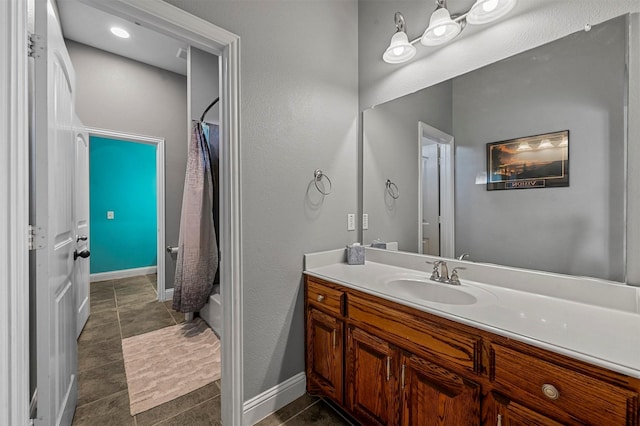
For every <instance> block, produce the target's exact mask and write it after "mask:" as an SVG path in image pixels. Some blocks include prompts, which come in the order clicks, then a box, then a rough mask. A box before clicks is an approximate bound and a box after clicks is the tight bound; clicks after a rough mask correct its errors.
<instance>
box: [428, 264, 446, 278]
mask: <svg viewBox="0 0 640 426" xmlns="http://www.w3.org/2000/svg"><path fill="white" fill-rule="evenodd" d="M426 263H428V264H430V265H433V271H431V278H430V279H431V280H433V281H438V280H439V279H440V271H438V267H439V266H440V265H441V264H442V263H443V261H442V260H436V261H434V262H430V261H428V260H427V261H426Z"/></svg>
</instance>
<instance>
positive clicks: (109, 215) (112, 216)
mask: <svg viewBox="0 0 640 426" xmlns="http://www.w3.org/2000/svg"><path fill="white" fill-rule="evenodd" d="M114 217H115V213H114V212H113V211H112V210H109V211H108V212H107V219H113V218H114Z"/></svg>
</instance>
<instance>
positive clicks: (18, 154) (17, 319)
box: [0, 0, 243, 424]
mask: <svg viewBox="0 0 640 426" xmlns="http://www.w3.org/2000/svg"><path fill="white" fill-rule="evenodd" d="M86 2H87V3H91V4H93V5H95V6H96V7H101V8H103V9H105V10H108V11H110V13H113V14H115V15H118V16H121V17H125V18H127V19H129V20H130V21H131V22H136V23H138V24H140V25H146V26H148V27H150V28H154V29H155V30H159V31H162V32H164V33H165V34H172V35H174V36H175V37H178V38H180V39H181V40H185V41H189V42H190V43H191V44H192V45H195V46H197V47H198V48H201V49H203V50H207V51H209V52H212V53H215V54H217V55H219V56H220V57H221V63H222V64H223V73H222V78H221V89H222V90H221V94H222V96H221V98H222V99H221V103H220V106H221V117H222V120H221V134H220V140H221V182H220V184H221V201H222V206H223V208H222V211H221V224H222V228H223V233H222V235H221V241H222V243H221V246H222V247H224V249H223V256H222V265H221V269H222V271H221V272H222V280H223V281H224V282H226V283H228V284H227V286H226V287H225V288H223V290H222V298H223V301H224V304H225V311H224V317H225V318H224V327H225V329H226V330H225V332H224V334H225V335H226V336H229V338H228V340H227V342H226V344H225V345H224V347H223V355H222V356H223V359H225V358H226V362H225V364H224V368H223V373H222V374H223V378H225V379H224V380H225V387H224V389H223V391H222V398H223V401H225V402H224V403H223V410H222V417H223V421H224V423H225V424H240V423H242V411H243V390H242V383H243V380H242V341H243V335H242V299H243V298H242V294H243V289H242V268H241V260H240V254H241V252H242V250H241V238H240V236H241V224H242V220H241V201H240V200H241V196H242V194H241V186H240V174H239V173H240V159H239V119H240V113H239V78H240V73H239V57H240V47H239V37H238V36H236V35H235V34H232V33H230V32H228V31H226V30H224V29H222V28H219V27H217V26H215V25H213V24H209V23H207V22H204V21H202V20H201V19H199V18H197V17H195V16H193V15H191V14H189V13H186V12H184V11H182V10H181V9H178V8H176V7H174V6H171V5H169V4H166V3H162V2H160V3H154V4H149V3H148V2H146V1H142V0H126V1H125V0H114V1H112V2H99V1H92V0H86ZM38 7H46V2H40V3H38ZM6 9H7V10H8V11H7V10H5V8H4V7H3V8H2V10H3V11H5V12H7V13H2V14H0V15H2V16H3V19H2V21H3V22H5V23H8V25H5V26H6V27H7V28H10V29H13V30H12V31H11V43H10V44H9V43H7V44H6V47H7V49H6V51H4V50H3V52H4V53H6V55H5V57H8V58H10V60H9V61H8V63H9V64H10V67H11V71H12V72H11V73H10V74H6V73H4V71H5V69H4V68H3V74H2V75H4V76H9V77H8V81H9V83H10V84H9V85H8V87H14V88H17V90H16V91H15V92H11V93H12V96H13V95H15V96H13V97H11V99H10V102H7V103H6V105H11V106H12V111H13V113H14V114H13V115H11V114H5V116H7V117H9V118H10V120H9V121H8V124H9V125H8V128H9V129H10V130H11V131H12V132H13V133H12V135H15V138H11V139H10V143H9V145H8V147H9V148H11V149H12V150H13V149H15V152H14V151H10V152H11V157H10V158H11V159H12V160H15V161H14V163H15V167H14V164H11V165H10V166H11V167H9V168H8V172H7V174H8V175H9V176H11V177H12V179H10V180H9V183H10V184H11V185H10V191H9V194H10V195H11V197H10V199H11V200H16V202H15V203H11V206H12V209H11V211H10V219H11V221H10V223H11V224H12V225H16V224H17V225H16V226H13V227H12V228H14V229H17V231H16V232H15V233H12V234H11V238H10V239H9V245H8V247H9V248H10V250H9V253H12V256H13V257H11V258H10V260H11V266H12V268H9V270H10V271H12V272H11V273H10V276H11V277H13V278H16V277H17V278H16V279H11V280H9V286H8V288H7V292H8V294H9V295H11V299H10V300H11V301H12V302H15V303H14V304H13V306H15V307H17V308H16V309H15V310H12V311H11V315H10V321H8V322H7V324H6V328H3V330H5V331H6V335H7V336H17V337H15V338H14V339H13V340H12V342H13V343H15V345H13V344H12V345H10V346H9V348H8V349H7V350H6V351H5V350H3V351H2V354H5V355H7V356H4V357H2V358H3V359H6V360H8V368H7V369H5V370H3V372H2V378H3V379H5V378H7V381H6V382H7V383H11V392H10V394H11V395H13V397H11V398H7V401H8V404H7V405H8V411H7V412H8V416H9V417H8V418H10V419H12V421H10V422H9V423H11V424H26V423H28V400H26V399H27V398H26V395H28V393H29V392H28V391H27V389H28V388H29V375H30V373H29V366H28V363H27V362H25V360H26V359H28V351H29V343H28V330H27V325H28V324H29V318H28V316H29V309H28V308H27V305H28V300H29V298H28V293H29V288H28V287H27V286H25V285H24V282H25V281H26V279H27V278H28V277H29V275H30V274H29V270H28V251H27V247H28V245H27V240H26V239H25V238H24V236H23V234H21V233H20V232H21V231H20V230H22V229H26V224H27V217H28V216H27V215H28V185H27V183H28V167H27V159H28V152H27V149H28V146H29V143H28V142H29V140H28V136H29V135H28V132H27V129H28V117H29V113H28V110H27V105H28V102H27V98H28V93H27V91H26V90H24V91H21V90H20V88H24V87H27V77H28V70H27V63H26V62H27V61H26V59H25V58H27V57H28V54H27V46H28V45H30V44H32V43H34V42H37V43H38V44H37V48H35V50H36V51H40V50H39V49H44V50H45V51H46V49H47V46H48V44H47V43H46V41H47V40H46V37H47V35H46V34H42V35H39V36H38V37H36V38H34V39H33V41H32V42H31V43H28V40H27V38H28V33H27V31H26V25H27V22H28V19H27V7H26V5H24V4H23V3H22V2H16V1H13V0H11V1H10V2H8V3H7V8H6ZM5 18H6V19H5ZM40 36H42V37H44V39H43V40H41V39H40ZM7 69H8V67H7ZM6 105H5V104H3V108H4V107H5V106H6ZM3 111H4V112H7V111H9V109H3ZM4 148H5V147H4V146H3V147H2V149H4ZM3 223H4V222H3ZM21 224H22V225H24V226H21ZM37 232H38V229H37V228H34V230H33V234H35V235H34V240H35V241H34V245H37V244H36V243H37V239H38V237H39V235H38V234H37ZM22 308H24V309H22ZM67 311H71V310H67ZM9 354H10V355H11V356H9ZM6 371H10V372H11V375H10V377H11V380H9V379H8V378H9V376H8V375H6V374H5V372H6ZM3 381H4V380H3ZM38 399H39V400H42V401H44V400H45V399H46V395H41V397H39V398H38ZM43 403H46V401H44V402H43ZM2 418H5V416H4V415H3V417H2Z"/></svg>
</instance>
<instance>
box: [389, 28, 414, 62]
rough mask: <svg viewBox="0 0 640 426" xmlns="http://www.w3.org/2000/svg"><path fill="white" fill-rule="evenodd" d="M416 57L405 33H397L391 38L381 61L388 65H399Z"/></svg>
mask: <svg viewBox="0 0 640 426" xmlns="http://www.w3.org/2000/svg"><path fill="white" fill-rule="evenodd" d="M415 55H416V48H415V46H414V45H412V44H411V43H409V39H408V38H407V33H405V32H404V31H398V32H397V33H395V34H394V35H393V37H391V43H390V44H389V47H388V48H387V50H385V52H384V54H383V55H382V60H384V61H385V62H386V63H388V64H401V63H403V62H407V61H409V60H410V59H411V58H413V57H414V56H415Z"/></svg>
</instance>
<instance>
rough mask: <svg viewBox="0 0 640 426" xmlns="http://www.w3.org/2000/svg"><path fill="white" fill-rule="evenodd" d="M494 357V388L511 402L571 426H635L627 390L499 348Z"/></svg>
mask: <svg viewBox="0 0 640 426" xmlns="http://www.w3.org/2000/svg"><path fill="white" fill-rule="evenodd" d="M493 354H494V361H495V364H494V373H495V387H496V389H499V390H500V391H501V392H504V393H505V394H506V395H509V396H510V398H511V399H513V400H517V401H519V402H521V403H523V404H526V405H529V406H530V407H532V408H534V409H535V410H538V411H542V412H548V413H553V414H554V416H556V417H558V418H559V419H560V420H562V421H563V422H568V423H571V424H575V423H581V424H582V423H584V424H593V425H605V424H606V425H635V424H637V419H636V418H635V417H636V416H635V415H634V413H635V412H636V410H637V406H638V395H637V394H636V393H634V392H632V391H630V390H627V389H623V388H620V387H618V386H615V385H612V384H609V383H606V382H603V381H601V380H598V379H595V378H593V377H589V376H586V375H584V374H581V373H578V372H576V371H573V370H570V369H567V368H564V367H561V366H558V365H556V364H553V363H550V362H547V361H543V360H541V359H539V358H537V357H534V356H530V355H527V354H524V353H521V352H519V351H515V350H512V349H509V348H506V347H503V346H500V345H496V344H494V345H493ZM545 390H546V393H545ZM554 393H557V395H554ZM554 398H555V399H554ZM634 407H635V408H634Z"/></svg>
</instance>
